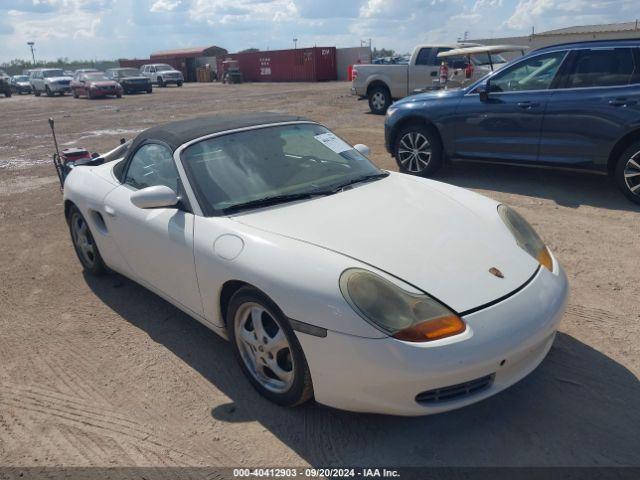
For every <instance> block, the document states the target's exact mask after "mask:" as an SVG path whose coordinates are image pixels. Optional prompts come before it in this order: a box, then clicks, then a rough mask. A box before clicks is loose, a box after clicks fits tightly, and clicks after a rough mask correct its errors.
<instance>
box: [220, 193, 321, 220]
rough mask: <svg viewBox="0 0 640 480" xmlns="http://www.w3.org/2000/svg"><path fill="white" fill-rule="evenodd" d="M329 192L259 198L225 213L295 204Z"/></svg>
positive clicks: (228, 209) (231, 207) (231, 208)
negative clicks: (297, 201)
mask: <svg viewBox="0 0 640 480" xmlns="http://www.w3.org/2000/svg"><path fill="white" fill-rule="evenodd" d="M328 193H329V192H313V191H312V192H304V193H290V194H287V195H273V196H271V197H264V198H259V199H257V200H251V201H249V202H244V203H237V204H235V205H231V206H229V207H227V208H225V209H223V211H224V213H225V214H226V213H233V212H238V211H240V210H249V209H252V208H259V207H268V206H271V205H278V204H281V203H288V202H294V201H296V200H306V199H308V198H313V197H315V196H318V195H328Z"/></svg>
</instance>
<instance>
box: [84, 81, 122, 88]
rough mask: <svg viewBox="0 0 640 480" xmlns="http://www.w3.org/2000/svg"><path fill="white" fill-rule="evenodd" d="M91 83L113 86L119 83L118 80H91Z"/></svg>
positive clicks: (98, 85) (97, 85) (100, 85)
mask: <svg viewBox="0 0 640 480" xmlns="http://www.w3.org/2000/svg"><path fill="white" fill-rule="evenodd" d="M89 84H90V85H94V86H96V87H113V86H115V85H117V84H118V82H114V81H113V80H98V81H95V82H89Z"/></svg>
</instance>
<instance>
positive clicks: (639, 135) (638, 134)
mask: <svg viewBox="0 0 640 480" xmlns="http://www.w3.org/2000/svg"><path fill="white" fill-rule="evenodd" d="M639 140H640V128H636V129H635V130H632V131H631V132H629V133H627V134H626V135H625V136H624V137H622V138H621V139H620V140H618V141H617V142H616V144H615V145H614V146H613V148H612V149H611V152H609V158H608V159H607V172H608V173H609V175H613V173H614V172H615V169H616V164H617V163H618V159H619V158H620V155H622V152H624V151H625V150H626V149H627V148H629V146H631V145H632V144H633V143H634V142H637V141H639Z"/></svg>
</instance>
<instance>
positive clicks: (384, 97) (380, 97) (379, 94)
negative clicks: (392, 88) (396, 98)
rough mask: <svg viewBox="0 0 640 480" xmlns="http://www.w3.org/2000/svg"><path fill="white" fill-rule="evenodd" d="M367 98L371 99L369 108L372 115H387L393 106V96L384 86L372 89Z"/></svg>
mask: <svg viewBox="0 0 640 480" xmlns="http://www.w3.org/2000/svg"><path fill="white" fill-rule="evenodd" d="M367 97H368V98H369V108H370V109H371V112H372V113H375V114H376V115H384V114H385V113H387V108H389V105H391V94H390V93H389V89H388V88H387V87H385V86H382V85H377V86H375V87H372V88H371V90H370V91H369V93H368V94H367Z"/></svg>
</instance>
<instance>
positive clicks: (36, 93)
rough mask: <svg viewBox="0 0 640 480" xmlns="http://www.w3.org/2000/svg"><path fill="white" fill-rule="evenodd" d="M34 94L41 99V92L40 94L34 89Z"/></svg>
mask: <svg viewBox="0 0 640 480" xmlns="http://www.w3.org/2000/svg"><path fill="white" fill-rule="evenodd" d="M33 94H34V95H35V96H36V97H39V96H40V92H39V91H38V90H36V89H35V88H34V89H33Z"/></svg>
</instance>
